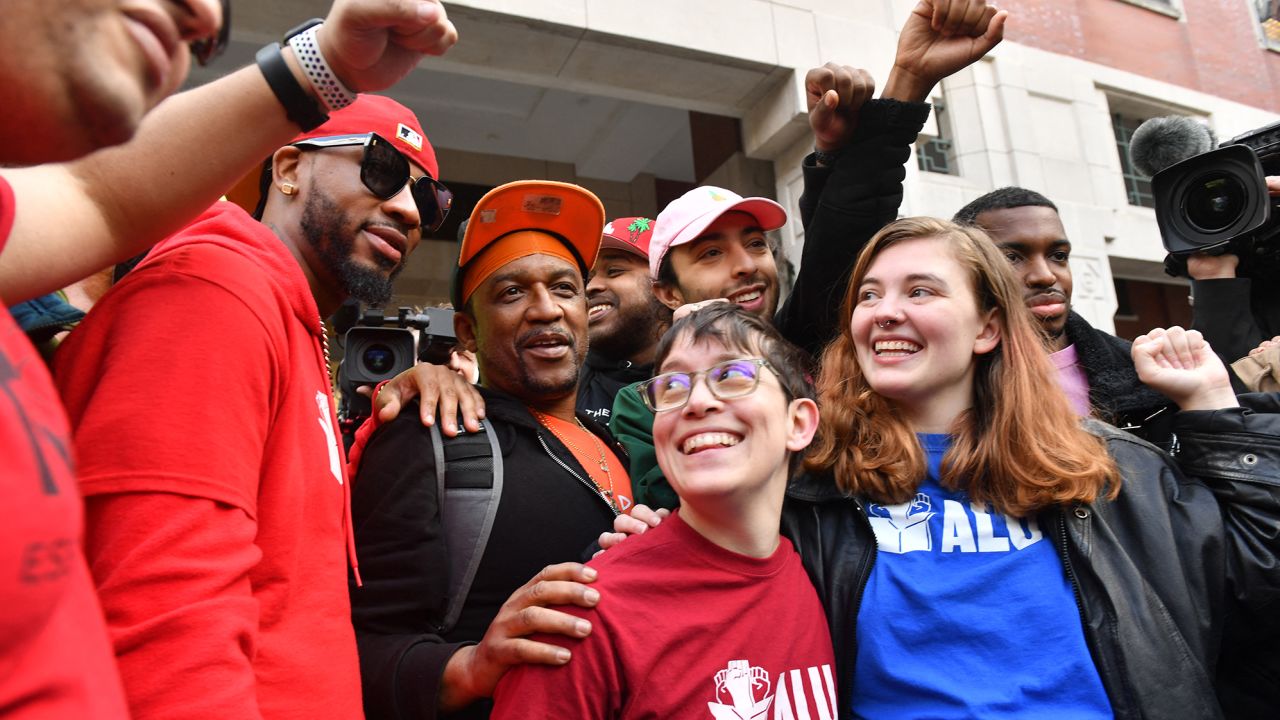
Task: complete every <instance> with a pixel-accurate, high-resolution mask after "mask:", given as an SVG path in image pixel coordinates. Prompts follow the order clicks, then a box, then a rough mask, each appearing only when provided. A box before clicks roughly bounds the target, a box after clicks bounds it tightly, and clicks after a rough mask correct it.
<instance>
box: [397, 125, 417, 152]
mask: <svg viewBox="0 0 1280 720" xmlns="http://www.w3.org/2000/svg"><path fill="white" fill-rule="evenodd" d="M396 139H397V140H403V141H404V143H405V144H406V145H408V146H409V147H411V148H413V149H414V150H421V149H422V136H421V135H419V134H418V131H417V130H414V129H413V128H411V127H409V126H408V125H405V124H404V123H400V127H398V128H396Z"/></svg>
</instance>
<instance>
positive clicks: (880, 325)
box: [876, 319, 897, 330]
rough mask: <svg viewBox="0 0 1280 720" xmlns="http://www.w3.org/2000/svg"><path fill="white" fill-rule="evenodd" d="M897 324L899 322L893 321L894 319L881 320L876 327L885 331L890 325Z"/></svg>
mask: <svg viewBox="0 0 1280 720" xmlns="http://www.w3.org/2000/svg"><path fill="white" fill-rule="evenodd" d="M895 322H897V320H893V319H888V320H881V321H880V322H878V323H876V327H878V328H880V329H881V330H883V329H885V328H887V327H889V326H890V325H892V324H894V323H895Z"/></svg>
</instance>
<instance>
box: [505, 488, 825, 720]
mask: <svg viewBox="0 0 1280 720" xmlns="http://www.w3.org/2000/svg"><path fill="white" fill-rule="evenodd" d="M590 564H591V565H592V567H595V568H596V569H597V570H599V571H600V578H599V580H597V581H596V582H595V584H594V587H596V588H597V589H598V590H599V591H600V603H599V605H598V606H597V607H596V608H594V609H591V610H583V609H581V608H561V609H564V610H566V611H567V612H571V613H573V614H575V615H578V616H580V617H584V618H587V619H588V620H590V621H591V623H592V630H591V634H590V635H589V636H587V637H586V638H584V639H582V640H571V639H569V638H563V637H550V636H543V637H539V638H538V639H540V640H543V641H545V642H553V643H556V644H558V645H562V646H564V647H567V648H569V650H570V651H571V652H572V653H573V659H572V660H570V661H569V664H568V665H564V666H561V667H552V666H547V665H521V666H518V667H516V668H515V669H513V670H512V671H511V672H509V673H507V675H506V676H505V677H504V678H503V680H502V682H501V683H499V684H498V689H497V693H496V694H495V696H494V701H495V708H494V712H493V715H492V717H493V718H495V719H499V720H501V719H509V718H533V717H537V718H708V717H709V718H773V717H797V718H798V717H809V718H833V717H836V715H837V714H838V713H837V712H836V682H835V677H834V668H835V659H834V655H833V651H832V649H831V636H830V634H829V632H828V630H827V621H826V615H825V614H824V613H823V610H822V605H821V603H820V602H819V601H818V595H817V593H816V592H815V591H814V589H813V585H812V584H811V583H810V582H809V576H808V575H806V574H805V571H804V567H803V566H802V565H801V563H800V556H799V555H797V554H796V551H795V549H794V548H793V547H792V545H791V543H790V541H788V540H787V539H786V538H782V539H781V542H780V543H779V545H778V549H777V550H776V551H775V552H774V553H773V554H772V555H771V556H769V557H767V558H751V557H747V556H744V555H739V554H737V553H733V552H730V551H728V550H725V549H724V548H721V547H719V546H718V545H715V544H714V543H712V542H711V541H709V540H707V539H706V538H704V537H702V536H701V535H699V534H698V533H696V532H694V530H693V529H692V528H690V527H689V526H688V525H687V524H685V523H684V521H682V520H681V519H680V514H679V512H677V513H675V514H673V515H672V516H671V517H670V518H668V519H667V520H666V521H665V522H663V523H662V524H661V525H659V526H658V527H657V528H654V529H653V530H650V531H649V532H646V533H645V534H643V535H640V536H636V537H632V538H629V539H628V540H627V541H626V542H624V543H623V544H622V545H620V546H619V547H617V548H614V549H612V550H609V551H608V552H606V553H605V554H604V555H602V556H601V557H600V558H599V559H597V560H593V561H592V562H591V563H590Z"/></svg>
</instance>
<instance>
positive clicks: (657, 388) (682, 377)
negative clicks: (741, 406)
mask: <svg viewBox="0 0 1280 720" xmlns="http://www.w3.org/2000/svg"><path fill="white" fill-rule="evenodd" d="M766 367H767V368H769V369H770V370H772V369H773V368H772V367H770V366H769V363H768V361H767V360H764V359H761V358H739V359H736V360H725V361H724V362H722V363H716V364H715V365H712V366H711V367H709V368H707V369H706V370H700V371H698V372H691V373H688V372H669V373H662V374H661V375H658V376H656V377H654V378H653V379H652V380H647V381H645V382H644V383H643V384H641V385H640V396H641V397H642V398H644V404H645V405H648V406H649V409H650V410H652V411H654V412H656V413H660V412H666V411H668V410H679V409H680V408H682V407H684V406H685V405H686V404H687V403H688V402H689V396H690V395H692V394H693V386H694V384H695V383H697V382H698V376H699V375H703V376H705V377H706V383H707V389H708V390H710V391H711V394H712V395H714V396H716V397H717V398H719V399H720V400H733V399H734V398H740V397H744V396H746V395H750V394H751V393H753V392H755V391H756V388H757V387H759V386H760V368H766ZM775 372H776V371H775Z"/></svg>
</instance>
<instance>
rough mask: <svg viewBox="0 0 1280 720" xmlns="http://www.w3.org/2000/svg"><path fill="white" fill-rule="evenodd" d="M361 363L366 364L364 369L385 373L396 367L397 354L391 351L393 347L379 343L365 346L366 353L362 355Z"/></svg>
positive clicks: (373, 372) (380, 373)
mask: <svg viewBox="0 0 1280 720" xmlns="http://www.w3.org/2000/svg"><path fill="white" fill-rule="evenodd" d="M360 364H361V365H364V369H365V370H368V371H369V372H370V373H372V374H374V375H385V374H386V373H388V372H390V371H391V368H393V367H395V364H396V354H395V353H393V352H391V348H389V347H387V346H386V345H383V344H382V343H378V344H376V345H370V346H369V347H367V348H365V351H364V353H363V354H362V355H361V356H360Z"/></svg>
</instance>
